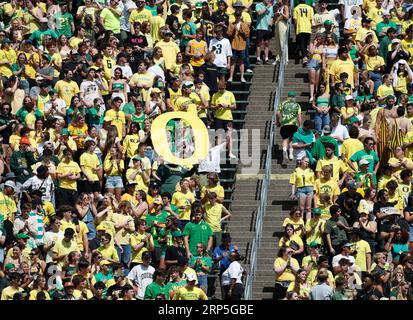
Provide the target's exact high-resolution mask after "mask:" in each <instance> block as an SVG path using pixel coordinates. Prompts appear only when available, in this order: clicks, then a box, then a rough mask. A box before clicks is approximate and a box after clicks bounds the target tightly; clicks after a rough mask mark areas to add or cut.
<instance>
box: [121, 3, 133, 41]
mask: <svg viewBox="0 0 413 320" xmlns="http://www.w3.org/2000/svg"><path fill="white" fill-rule="evenodd" d="M118 8H120V9H121V10H122V15H121V16H120V37H121V40H122V41H123V42H124V41H125V40H126V39H127V38H128V34H129V33H130V23H129V16H130V14H131V12H132V11H133V10H134V9H136V8H137V6H136V4H135V2H133V1H132V0H122V1H120V2H119V7H118Z"/></svg>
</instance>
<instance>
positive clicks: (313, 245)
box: [308, 241, 320, 248]
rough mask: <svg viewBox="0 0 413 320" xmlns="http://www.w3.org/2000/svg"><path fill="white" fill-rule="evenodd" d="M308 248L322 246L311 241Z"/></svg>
mask: <svg viewBox="0 0 413 320" xmlns="http://www.w3.org/2000/svg"><path fill="white" fill-rule="evenodd" d="M308 246H309V247H310V248H315V247H318V246H320V245H319V244H318V243H317V242H315V241H311V242H310V244H309V245H308Z"/></svg>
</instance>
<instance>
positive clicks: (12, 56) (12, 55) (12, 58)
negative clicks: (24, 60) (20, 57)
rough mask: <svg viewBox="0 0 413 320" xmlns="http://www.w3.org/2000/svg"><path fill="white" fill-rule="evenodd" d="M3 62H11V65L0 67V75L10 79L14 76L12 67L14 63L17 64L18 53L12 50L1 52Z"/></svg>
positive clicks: (0, 56) (0, 58) (0, 57)
mask: <svg viewBox="0 0 413 320" xmlns="http://www.w3.org/2000/svg"><path fill="white" fill-rule="evenodd" d="M3 60H9V62H10V64H2V65H0V75H2V76H4V77H6V78H9V77H11V76H12V75H13V71H11V65H12V64H13V63H16V61H17V54H16V51H14V50H13V49H11V48H10V49H9V50H4V49H2V50H0V61H3Z"/></svg>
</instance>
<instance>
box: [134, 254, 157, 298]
mask: <svg viewBox="0 0 413 320" xmlns="http://www.w3.org/2000/svg"><path fill="white" fill-rule="evenodd" d="M142 261H143V263H142V264H138V265H137V266H135V267H133V268H132V270H131V271H130V272H129V274H128V279H130V280H131V281H132V282H133V284H134V290H135V292H136V295H135V297H136V298H137V299H139V300H143V299H144V295H145V291H146V288H147V287H148V286H149V285H150V284H151V283H152V282H153V274H154V273H155V268H154V267H152V266H151V265H150V263H151V254H150V253H149V252H144V253H143V254H142Z"/></svg>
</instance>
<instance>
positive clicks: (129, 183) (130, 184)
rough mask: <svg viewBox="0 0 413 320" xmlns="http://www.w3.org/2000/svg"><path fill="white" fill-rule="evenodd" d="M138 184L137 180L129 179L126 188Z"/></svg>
mask: <svg viewBox="0 0 413 320" xmlns="http://www.w3.org/2000/svg"><path fill="white" fill-rule="evenodd" d="M136 185H137V183H136V182H133V181H129V182H128V183H127V184H126V188H132V187H134V186H136Z"/></svg>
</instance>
